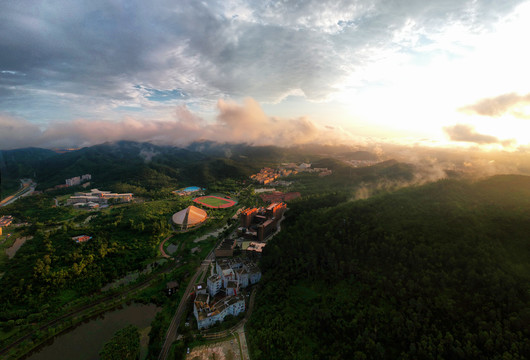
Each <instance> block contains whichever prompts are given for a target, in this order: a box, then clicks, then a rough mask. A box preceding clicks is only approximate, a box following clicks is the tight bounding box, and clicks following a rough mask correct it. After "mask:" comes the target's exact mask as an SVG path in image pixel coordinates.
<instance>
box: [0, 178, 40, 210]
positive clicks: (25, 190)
mask: <svg viewBox="0 0 530 360" xmlns="http://www.w3.org/2000/svg"><path fill="white" fill-rule="evenodd" d="M20 182H21V189H20V190H18V191H17V192H16V193H15V194H13V195H11V196H8V197H6V198H5V199H4V200H2V201H0V207H2V206H6V205H9V204H11V203H12V202H15V201H17V200H18V199H19V198H20V197H22V196H26V195H30V194H31V193H33V191H35V187H36V186H37V183H35V182H33V180H30V179H23V180H20Z"/></svg>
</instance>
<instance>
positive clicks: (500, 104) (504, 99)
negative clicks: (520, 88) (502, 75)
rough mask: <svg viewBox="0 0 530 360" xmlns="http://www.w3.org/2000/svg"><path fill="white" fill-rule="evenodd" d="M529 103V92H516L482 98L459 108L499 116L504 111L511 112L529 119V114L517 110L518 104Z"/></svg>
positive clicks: (468, 111)
mask: <svg viewBox="0 0 530 360" xmlns="http://www.w3.org/2000/svg"><path fill="white" fill-rule="evenodd" d="M529 104H530V94H526V95H519V94H516V93H510V94H503V95H499V96H496V97H492V98H486V99H482V100H480V101H478V102H476V103H475V104H473V105H468V106H465V107H462V108H460V109H459V110H460V111H462V112H467V113H475V114H478V115H482V116H490V117H499V116H502V115H504V114H506V113H511V114H512V115H514V116H515V117H518V118H522V119H530V114H525V113H523V112H521V111H518V110H517V107H518V106H521V105H523V106H524V105H529Z"/></svg>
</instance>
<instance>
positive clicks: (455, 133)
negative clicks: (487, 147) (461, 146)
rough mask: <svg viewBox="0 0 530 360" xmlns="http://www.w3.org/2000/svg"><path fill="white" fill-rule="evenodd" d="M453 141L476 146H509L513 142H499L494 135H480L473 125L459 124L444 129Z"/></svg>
mask: <svg viewBox="0 0 530 360" xmlns="http://www.w3.org/2000/svg"><path fill="white" fill-rule="evenodd" d="M443 129H444V131H445V132H446V133H447V135H449V138H450V139H451V140H452V141H465V142H473V143H476V144H503V145H509V144H510V143H511V142H512V141H511V140H508V141H507V140H504V141H503V140H499V139H498V138H497V137H495V136H492V135H485V134H479V133H477V132H476V131H475V128H474V127H473V126H471V125H465V124H457V125H454V126H447V127H444V128H443Z"/></svg>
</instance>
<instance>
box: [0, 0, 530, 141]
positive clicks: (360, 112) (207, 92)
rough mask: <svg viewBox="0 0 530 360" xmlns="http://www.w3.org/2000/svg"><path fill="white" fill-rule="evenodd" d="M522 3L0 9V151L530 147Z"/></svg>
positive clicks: (527, 20)
mask: <svg viewBox="0 0 530 360" xmlns="http://www.w3.org/2000/svg"><path fill="white" fill-rule="evenodd" d="M528 34H530V1H517V0H506V1H493V0H474V1H465V0H438V1H426V0H422V1H420V0H394V1H384V0H358V1H341V0H335V1H326V0H306V1H301V0H300V1H296V0H294V1H267V0H263V1H242V0H223V1H198V0H189V1H188V0H179V1H156V0H154V1H134V0H127V1H99V0H93V1H83V2H77V1H44V0H42V1H36V0H34V1H27V0H3V1H1V2H0V149H12V148H20V147H27V146H39V147H48V148H53V147H81V146H89V145H93V144H97V143H102V142H105V141H116V140H135V141H150V142H153V143H157V144H170V145H178V146H184V145H186V144H188V143H190V142H192V141H195V140H214V141H219V142H225V141H226V142H246V143H249V144H256V145H266V144H275V145H292V144H302V143H312V142H319V143H329V144H337V143H345V144H359V145H363V144H373V143H378V142H389V143H396V144H413V145H417V144H421V145H426V146H442V147H443V146H445V147H453V146H454V147H472V148H474V149H484V150H491V149H501V150H508V151H513V150H518V151H526V150H527V149H530V85H529V84H530V71H528V64H530V48H529V47H528V45H527V37H528Z"/></svg>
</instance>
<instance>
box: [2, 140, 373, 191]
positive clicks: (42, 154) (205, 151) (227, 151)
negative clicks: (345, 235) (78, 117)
mask: <svg viewBox="0 0 530 360" xmlns="http://www.w3.org/2000/svg"><path fill="white" fill-rule="evenodd" d="M346 150H348V149H347V148H345V147H337V148H334V147H329V146H317V145H312V146H300V147H292V148H281V147H276V146H250V145H247V144H219V143H215V142H211V141H203V142H195V143H192V144H191V145H189V146H188V147H187V148H177V147H172V146H158V145H153V144H150V143H138V142H132V141H119V142H116V143H104V144H100V145H95V146H91V147H86V148H82V149H79V150H71V151H66V152H64V151H61V152H57V151H53V150H48V149H40V148H25V149H16V150H7V151H0V171H1V178H2V189H3V192H2V196H3V197H5V196H7V193H8V192H10V191H14V190H16V188H17V187H18V184H19V179H20V178H32V179H35V180H36V181H37V183H38V184H39V186H38V189H40V190H43V189H47V188H50V187H54V186H55V185H59V184H64V182H65V179H67V178H71V177H74V176H79V175H82V174H87V173H88V174H91V175H92V179H93V181H94V182H95V183H96V184H97V185H98V186H105V185H109V184H112V183H115V182H117V181H122V182H127V183H129V184H133V185H136V184H138V185H139V184H141V185H142V186H147V187H151V188H157V187H164V186H179V185H188V184H194V185H199V186H206V185H207V184H209V183H212V182H213V181H215V180H222V179H225V178H236V179H237V178H241V179H242V178H246V177H248V175H250V174H251V173H253V172H255V171H256V170H258V169H260V168H261V167H263V166H269V165H273V164H278V163H282V162H293V161H300V162H301V161H311V160H314V159H317V158H319V157H321V156H322V155H329V154H338V153H341V152H342V153H344V152H345V151H346ZM350 150H351V149H350ZM363 156H364V157H366V154H364V152H363Z"/></svg>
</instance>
